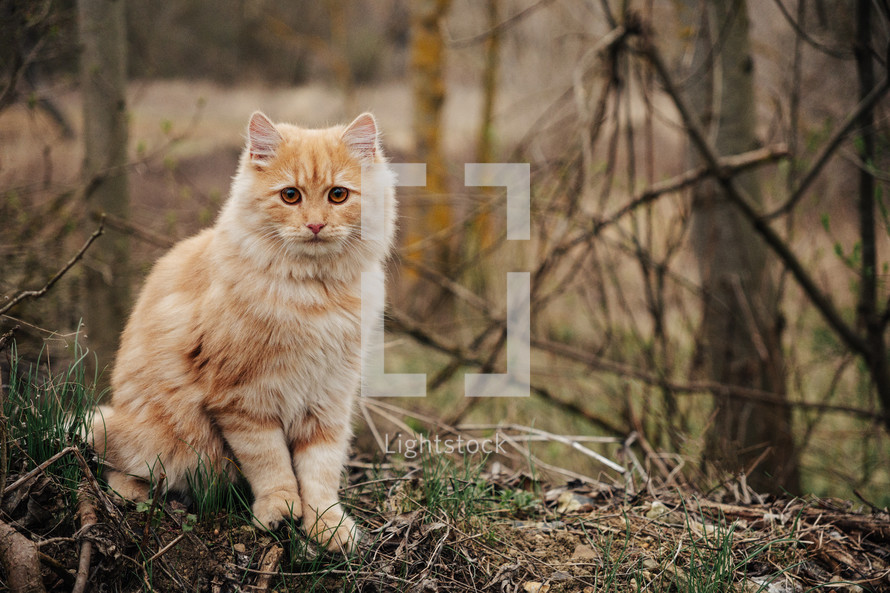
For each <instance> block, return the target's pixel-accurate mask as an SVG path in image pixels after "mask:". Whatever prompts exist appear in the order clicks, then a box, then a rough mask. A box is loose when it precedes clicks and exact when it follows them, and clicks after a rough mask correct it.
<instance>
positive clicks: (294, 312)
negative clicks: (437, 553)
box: [93, 112, 396, 551]
mask: <svg viewBox="0 0 890 593" xmlns="http://www.w3.org/2000/svg"><path fill="white" fill-rule="evenodd" d="M383 162H385V161H384V157H383V154H382V152H381V149H380V145H379V142H378V132H377V126H376V123H375V121H374V118H373V116H371V115H370V114H367V113H366V114H363V115H360V116H359V117H358V118H357V119H356V120H355V121H353V122H352V123H351V124H350V125H349V126H345V127H343V126H340V127H333V128H327V129H321V130H310V129H302V128H298V127H296V126H292V125H288V124H272V123H271V122H270V121H269V120H268V119H267V118H266V116H265V115H263V114H262V113H259V112H258V113H254V114H253V116H252V117H251V119H250V124H249V125H248V140H247V147H246V148H245V150H244V152H243V154H242V156H241V161H240V164H239V167H238V172H237V174H236V176H235V178H234V180H233V182H232V190H231V194H230V196H229V199H228V201H227V202H226V204H225V206H224V207H223V209H222V212H221V213H220V216H219V219H218V220H217V222H216V224H215V226H213V227H212V228H210V229H207V230H205V231H203V232H201V233H200V234H198V235H196V236H194V237H192V238H190V239H187V240H185V241H182V242H181V243H179V244H178V245H176V246H175V247H174V248H173V249H172V250H171V251H170V252H169V253H168V254H167V255H166V256H164V257H163V258H162V259H161V260H160V261H158V263H157V264H156V265H155V267H154V269H153V270H152V273H151V275H149V277H148V279H147V281H146V283H145V287H144V288H143V289H142V293H141V294H140V296H139V299H138V301H137V303H136V307H135V309H134V310H133V313H132V316H131V317H130V320H129V322H128V324H127V327H126V329H125V330H124V333H123V336H122V338H121V346H120V350H119V352H118V355H117V361H116V364H115V368H114V373H113V375H112V390H113V398H112V402H111V404H110V406H101V407H100V408H99V411H100V413H97V414H96V417H95V421H94V423H93V442H94V447H95V449H96V450H97V451H98V452H99V454H100V456H102V457H103V458H104V460H105V463H106V464H107V465H108V466H109V471H108V474H107V475H108V483H109V485H110V486H111V487H112V488H113V489H114V490H116V491H117V492H118V493H119V494H121V495H122V496H124V497H126V498H130V499H133V500H144V499H145V498H146V497H147V495H148V480H149V479H151V477H152V476H154V477H155V478H156V477H157V476H158V475H159V473H160V472H161V471H163V472H164V473H165V474H166V484H167V488H168V489H170V490H179V491H183V490H186V488H187V482H186V480H187V476H189V474H190V472H191V473H193V472H195V471H196V469H197V468H198V466H199V463H203V464H204V465H205V466H206V465H207V464H209V465H211V466H212V467H213V468H215V469H216V470H217V471H224V472H228V473H229V475H230V476H234V475H235V474H236V473H237V472H240V473H242V474H243V475H244V476H245V477H246V478H247V481H248V482H249V483H250V486H251V489H252V491H253V494H254V500H255V501H254V503H253V509H252V510H253V515H254V521H255V522H256V523H257V524H259V525H263V526H267V527H270V528H271V527H274V526H275V525H277V524H278V523H279V522H280V521H281V520H282V518H284V517H285V516H293V517H300V516H302V517H303V524H304V526H305V529H306V531H307V532H308V533H309V534H310V535H311V536H313V537H315V538H316V539H318V540H319V541H321V542H322V543H325V544H327V546H328V547H329V548H331V549H340V550H344V551H349V550H351V549H353V547H354V545H355V542H356V540H357V531H356V528H355V525H354V523H353V521H352V520H351V519H349V518H348V517H347V516H345V515H344V513H343V510H342V509H341V507H340V505H339V503H338V497H337V489H338V486H339V481H340V474H341V472H342V469H343V466H344V463H345V461H346V453H347V447H348V443H349V439H350V436H351V426H350V423H351V411H352V407H353V398H354V397H355V395H356V393H357V390H358V388H359V381H360V365H361V356H362V352H361V319H362V316H361V273H362V272H363V271H370V272H374V273H377V274H379V273H381V268H382V264H383V261H384V259H385V258H386V257H387V254H388V253H389V250H390V247H391V243H392V235H393V229H394V226H395V220H394V219H395V208H396V206H395V195H394V190H393V185H394V179H393V176H392V174H391V173H390V172H389V170H388V169H387V168H386V167H377V168H375V169H374V170H375V172H374V173H373V174H370V175H368V174H366V177H365V184H366V187H362V164H371V163H383ZM375 186H376V187H375ZM372 189H373V190H374V192H375V194H374V195H378V196H379V195H383V196H384V199H383V204H382V206H378V208H379V207H382V208H383V210H384V212H383V216H384V220H385V222H386V224H385V226H384V229H386V232H384V233H383V234H382V236H380V237H377V238H376V240H374V239H373V238H372V240H369V239H368V238H364V239H363V238H362V236H361V209H362V196H363V190H364V194H365V195H366V196H370V195H371V190H372ZM369 206H370V204H369V203H366V204H365V207H369ZM380 296H381V295H375V301H376V300H377V299H379V298H380ZM381 302H382V299H381ZM199 456H200V460H199ZM233 464H234V465H233Z"/></svg>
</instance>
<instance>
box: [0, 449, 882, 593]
mask: <svg viewBox="0 0 890 593" xmlns="http://www.w3.org/2000/svg"><path fill="white" fill-rule="evenodd" d="M66 456H67V457H70V458H71V459H68V460H67V461H66V460H65V459H64V457H66ZM76 457H77V455H76V454H75V453H73V452H71V453H69V454H67V455H65V456H63V458H61V459H59V461H57V462H56V463H57V464H64V463H75V464H76V463H77V461H76ZM88 465H89V464H88ZM83 469H84V471H85V472H86V473H89V472H92V471H93V469H92V468H89V467H86V468H83ZM19 477H20V476H17V475H11V476H10V480H9V484H10V487H8V488H7V493H6V496H5V498H4V501H3V515H4V516H3V520H4V521H5V522H7V523H8V524H9V525H11V526H13V527H14V528H15V529H16V530H17V532H18V533H21V534H22V535H24V536H25V538H26V539H25V540H24V542H27V543H23V544H22V545H27V546H33V547H35V548H36V550H39V552H38V554H39V560H40V565H41V569H40V581H41V582H42V583H43V585H44V586H45V587H46V590H48V591H70V590H72V585H73V583H74V582H75V580H76V574H77V573H78V570H80V571H81V572H84V571H86V572H84V574H85V575H87V577H88V583H89V585H88V587H89V590H92V591H207V592H213V593H222V592H236V591H245V592H247V591H344V590H345V591H416V592H422V591H510V592H513V591H522V592H527V593H546V592H550V593H557V592H562V591H566V592H568V591H579V592H580V591H583V592H593V591H596V592H600V591H665V592H667V591H696V592H710V591H715V592H716V591H739V592H752V593H753V592H756V591H765V592H772V593H780V592H789V593H790V592H797V591H800V592H803V591H812V590H820V589H824V590H831V591H886V590H890V515H888V514H887V512H886V509H884V510H880V511H879V510H877V509H875V510H874V511H873V512H871V513H867V512H858V511H855V510H854V508H853V507H854V505H852V504H851V503H848V502H843V501H837V500H822V499H815V498H811V499H795V498H789V499H776V498H763V499H760V500H757V499H756V498H755V500H751V499H747V500H743V499H740V500H733V501H732V502H729V501H727V500H725V498H726V496H725V492H727V491H723V492H724V494H723V495H722V496H707V495H705V494H702V493H694V492H689V491H684V490H683V489H676V488H675V489H661V490H655V489H654V488H643V489H641V490H639V491H636V492H635V491H633V490H632V489H629V488H627V487H618V486H608V485H606V484H600V483H594V482H589V483H585V482H580V481H578V482H573V483H569V484H567V485H562V486H557V487H552V486H549V485H546V484H542V483H540V482H539V481H537V480H535V479H534V478H533V477H532V476H529V475H528V474H527V473H524V472H511V471H507V470H505V469H504V468H503V467H501V466H500V465H499V464H497V463H495V464H493V465H492V464H489V465H488V466H487V468H482V467H481V466H479V467H467V466H465V465H463V464H462V463H460V462H459V461H452V460H449V459H445V458H433V457H427V458H424V459H421V461H420V463H417V464H411V463H406V462H396V463H375V462H370V461H360V460H353V461H352V462H351V464H350V465H349V471H348V485H347V486H346V487H345V488H344V491H343V499H344V501H345V502H346V505H347V507H348V508H349V509H350V512H351V513H352V514H353V515H354V516H355V517H356V518H357V519H358V521H359V523H360V525H362V527H363V529H364V530H365V532H366V536H365V541H364V543H363V545H362V547H361V550H360V551H359V553H358V554H356V555H355V556H354V557H351V558H344V557H343V556H341V555H339V554H335V553H328V552H321V551H319V548H318V546H316V545H315V544H314V543H312V542H309V541H308V540H307V539H306V538H305V537H304V536H303V534H302V532H301V531H300V530H299V527H298V526H297V525H285V526H283V527H281V528H279V529H278V530H275V531H272V532H267V531H263V530H258V529H256V528H254V527H253V526H251V525H250V522H249V516H248V514H247V513H246V511H245V510H244V507H241V508H240V510H239V508H238V504H239V503H238V502H237V500H238V499H239V498H240V495H237V494H236V496H235V497H234V498H235V499H236V502H235V503H234V507H233V508H230V509H222V510H219V511H215V512H204V513H203V515H202V516H201V517H200V518H198V515H197V514H196V513H198V512H199V509H198V508H196V507H195V505H194V503H192V505H191V506H189V507H187V506H185V504H183V503H182V502H181V501H178V500H173V499H172V498H169V499H166V500H159V501H158V502H157V504H155V505H151V504H140V505H136V504H133V503H122V504H117V503H115V502H114V501H112V500H111V499H110V498H108V496H107V495H106V493H105V492H104V491H99V492H96V491H95V490H94V487H93V485H94V484H96V482H95V481H94V480H89V479H88V480H86V481H84V482H82V485H81V488H80V491H79V493H78V494H75V493H74V492H72V491H71V489H70V488H67V487H66V486H65V485H64V484H63V483H62V482H61V480H60V478H59V476H58V475H57V474H56V473H54V472H53V470H52V466H50V468H49V469H48V470H47V472H46V473H43V472H37V473H35V474H33V477H32V478H30V479H29V480H27V481H26V482H24V483H21V482H18V483H17V482H16V480H17V479H18V478H19ZM16 484H21V485H16ZM72 498H77V499H78V504H77V506H76V507H75V505H74V504H73V503H72ZM742 498H747V495H745V496H743V497H742ZM719 499H724V500H719ZM83 501H88V503H87V506H88V507H90V508H91V509H92V512H93V513H94V514H95V518H96V521H95V523H94V524H92V525H87V526H82V525H81V523H83V521H84V505H83ZM230 504H231V502H230ZM75 508H78V509H79V510H78V511H77V512H76V511H75ZM87 523H89V521H87ZM87 546H89V547H91V548H92V557H91V559H89V560H87V563H86V565H84V564H83V560H82V559H83V557H84V550H85V548H86V547H87ZM78 566H80V569H78ZM35 580H36V579H35ZM2 582H3V583H7V582H8V581H7V580H6V575H4V578H3V580H2Z"/></svg>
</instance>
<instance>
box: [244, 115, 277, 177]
mask: <svg viewBox="0 0 890 593" xmlns="http://www.w3.org/2000/svg"><path fill="white" fill-rule="evenodd" d="M280 143H281V134H280V133H279V132H278V130H276V129H275V126H274V125H273V124H272V122H271V121H269V118H268V117H266V116H265V115H264V114H263V113H262V112H260V111H255V112H254V114H253V115H251V116H250V123H249V124H248V125H247V147H248V149H249V150H250V159H251V160H252V161H255V162H257V163H261V164H262V163H266V162H268V161H269V160H270V159H272V157H274V156H275V152H276V151H277V150H278V145H279V144H280Z"/></svg>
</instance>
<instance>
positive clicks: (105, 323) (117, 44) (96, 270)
mask: <svg viewBox="0 0 890 593" xmlns="http://www.w3.org/2000/svg"><path fill="white" fill-rule="evenodd" d="M78 24H79V27H80V41H81V51H82V53H81V56H80V67H81V86H82V95H83V115H84V162H83V175H84V179H85V180H96V183H97V185H96V189H95V191H94V192H93V193H92V195H91V197H90V198H89V202H88V204H87V209H88V211H89V212H90V213H95V212H106V213H108V214H111V215H113V216H115V217H116V218H118V219H121V220H126V219H127V218H128V216H129V193H128V183H127V172H126V164H127V136H128V130H127V101H126V80H127V79H126V74H127V72H126V62H127V56H126V47H127V45H126V22H125V2H124V0H79V2H78ZM129 254H130V247H129V241H128V238H127V235H125V234H123V233H113V234H110V235H108V236H106V237H105V238H103V240H102V241H100V242H99V243H98V244H97V245H96V249H95V250H94V251H92V252H91V253H90V257H89V258H88V260H87V261H86V263H87V266H86V270H85V272H84V276H85V295H84V303H83V309H84V310H83V317H84V321H85V324H86V334H87V343H88V344H89V346H90V348H91V349H92V350H93V352H94V353H95V354H96V357H97V361H98V366H99V371H100V372H101V371H102V370H103V369H104V368H105V367H106V366H108V365H110V364H111V362H112V359H113V357H114V353H115V350H116V348H117V342H118V337H119V335H120V332H121V330H122V329H123V326H124V322H125V321H126V316H127V311H128V309H129V307H130V273H129V268H130V264H129Z"/></svg>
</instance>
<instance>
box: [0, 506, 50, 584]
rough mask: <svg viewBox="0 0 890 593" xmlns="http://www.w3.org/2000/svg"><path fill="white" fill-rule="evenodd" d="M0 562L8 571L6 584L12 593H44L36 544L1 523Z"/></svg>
mask: <svg viewBox="0 0 890 593" xmlns="http://www.w3.org/2000/svg"><path fill="white" fill-rule="evenodd" d="M0 561H2V562H3V568H4V569H6V584H7V586H8V587H9V590H10V591H11V592H12V593H43V592H44V591H46V589H45V588H44V587H43V581H42V580H40V560H39V558H38V556H37V546H35V545H34V542H32V541H31V540H29V539H28V538H26V537H25V536H24V535H22V534H21V533H19V532H18V531H16V530H15V529H14V528H13V527H12V526H10V525H7V524H6V523H4V522H2V521H0Z"/></svg>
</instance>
